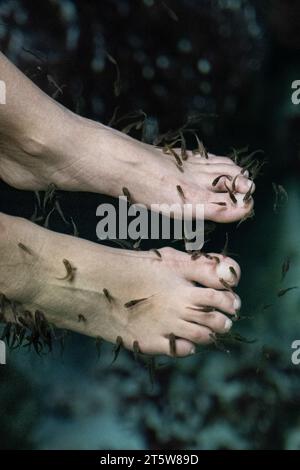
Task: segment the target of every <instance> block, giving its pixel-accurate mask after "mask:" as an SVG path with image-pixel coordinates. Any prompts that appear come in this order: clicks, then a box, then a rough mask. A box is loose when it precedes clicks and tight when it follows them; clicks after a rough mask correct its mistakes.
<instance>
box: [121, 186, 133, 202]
mask: <svg viewBox="0 0 300 470" xmlns="http://www.w3.org/2000/svg"><path fill="white" fill-rule="evenodd" d="M122 191H123V194H124V196H125V197H126V198H127V201H128V203H129V204H133V199H132V197H131V194H130V192H129V190H128V188H125V187H124V188H122Z"/></svg>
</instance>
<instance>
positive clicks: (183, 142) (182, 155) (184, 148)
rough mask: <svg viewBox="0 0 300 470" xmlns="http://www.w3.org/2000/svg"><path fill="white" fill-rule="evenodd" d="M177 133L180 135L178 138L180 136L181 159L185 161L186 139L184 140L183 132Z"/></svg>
mask: <svg viewBox="0 0 300 470" xmlns="http://www.w3.org/2000/svg"><path fill="white" fill-rule="evenodd" d="M179 135H180V138H181V150H180V151H181V159H182V160H183V161H186V160H187V159H188V153H187V149H186V140H185V137H184V135H183V132H182V131H180V132H179Z"/></svg>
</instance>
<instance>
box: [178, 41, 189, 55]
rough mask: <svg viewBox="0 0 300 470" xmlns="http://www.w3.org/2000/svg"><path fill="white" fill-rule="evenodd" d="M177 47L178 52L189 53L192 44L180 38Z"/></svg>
mask: <svg viewBox="0 0 300 470" xmlns="http://www.w3.org/2000/svg"><path fill="white" fill-rule="evenodd" d="M177 47H178V50H179V51H180V52H185V53H187V52H191V50H192V43H191V41H190V40H189V39H186V38H182V39H180V40H179V41H178V44H177Z"/></svg>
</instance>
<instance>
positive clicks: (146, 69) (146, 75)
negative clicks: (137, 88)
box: [142, 65, 155, 80]
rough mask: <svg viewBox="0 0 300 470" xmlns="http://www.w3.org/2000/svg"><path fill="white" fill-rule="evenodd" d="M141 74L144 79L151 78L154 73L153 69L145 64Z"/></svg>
mask: <svg viewBox="0 0 300 470" xmlns="http://www.w3.org/2000/svg"><path fill="white" fill-rule="evenodd" d="M142 74H143V77H144V78H146V80H152V78H153V77H154V75H155V71H154V69H153V67H151V66H150V65H145V67H143V70H142Z"/></svg>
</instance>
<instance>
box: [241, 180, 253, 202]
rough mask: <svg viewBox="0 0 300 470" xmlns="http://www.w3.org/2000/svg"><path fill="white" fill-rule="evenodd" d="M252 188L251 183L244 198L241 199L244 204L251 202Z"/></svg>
mask: <svg viewBox="0 0 300 470" xmlns="http://www.w3.org/2000/svg"><path fill="white" fill-rule="evenodd" d="M252 188H253V181H252V183H251V186H250V188H249V189H248V191H247V192H246V194H245V196H244V197H243V202H245V203H246V204H247V203H248V202H249V201H250V200H251V195H252Z"/></svg>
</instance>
